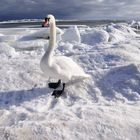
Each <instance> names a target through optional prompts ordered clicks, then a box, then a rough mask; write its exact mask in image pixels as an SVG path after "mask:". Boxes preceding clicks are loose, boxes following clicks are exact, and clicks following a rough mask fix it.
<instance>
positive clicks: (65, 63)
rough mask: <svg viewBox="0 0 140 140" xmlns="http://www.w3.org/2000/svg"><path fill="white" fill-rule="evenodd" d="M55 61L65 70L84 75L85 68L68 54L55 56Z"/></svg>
mask: <svg viewBox="0 0 140 140" xmlns="http://www.w3.org/2000/svg"><path fill="white" fill-rule="evenodd" d="M53 63H54V64H55V65H57V66H58V67H60V69H61V70H63V71H70V72H71V73H72V74H73V75H83V74H84V71H83V69H82V68H81V67H80V66H79V65H78V64H77V63H76V62H74V61H73V60H72V59H71V58H69V57H66V56H55V57H54V59H53Z"/></svg>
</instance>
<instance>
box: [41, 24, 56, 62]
mask: <svg viewBox="0 0 140 140" xmlns="http://www.w3.org/2000/svg"><path fill="white" fill-rule="evenodd" d="M55 43H56V25H55V21H54V22H51V23H50V39H49V46H48V49H47V51H46V52H45V55H44V57H45V58H46V59H47V61H48V64H51V59H52V56H53V50H54V47H55V45H56V44H55Z"/></svg>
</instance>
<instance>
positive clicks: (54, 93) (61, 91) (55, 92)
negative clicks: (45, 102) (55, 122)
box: [52, 83, 65, 98]
mask: <svg viewBox="0 0 140 140" xmlns="http://www.w3.org/2000/svg"><path fill="white" fill-rule="evenodd" d="M64 89H65V83H63V88H62V90H54V91H53V93H52V96H54V97H55V98H58V97H60V96H61V95H62V94H63V93H64Z"/></svg>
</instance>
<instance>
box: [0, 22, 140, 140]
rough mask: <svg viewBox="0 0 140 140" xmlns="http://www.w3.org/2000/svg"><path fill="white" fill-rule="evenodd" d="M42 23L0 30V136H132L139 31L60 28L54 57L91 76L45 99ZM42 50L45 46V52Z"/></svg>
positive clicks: (137, 128) (139, 97)
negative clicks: (42, 66) (41, 63)
mask: <svg viewBox="0 0 140 140" xmlns="http://www.w3.org/2000/svg"><path fill="white" fill-rule="evenodd" d="M41 30H42V32H44V33H47V29H46V28H41V29H40V28H24V29H23V28H6V29H0V60H1V63H0V79H1V80H0V140H8V139H11V140H19V139H20V140H30V139H31V140H33V139H36V140H45V139H49V140H53V139H58V140H62V139H66V140H71V139H72V140H80V139H81V140H92V139H97V140H98V139H105V140H106V139H108V140H114V139H115V140H126V139H128V140H138V139H139V137H140V119H139V118H140V109H139V108H140V86H139V85H140V45H139V44H140V36H139V34H137V33H135V32H134V29H133V28H131V26H130V25H129V24H124V23H122V24H113V23H112V24H109V25H105V26H99V27H93V28H91V27H87V28H80V27H77V26H71V27H70V28H67V29H61V31H62V32H63V33H64V34H63V33H62V34H61V33H60V34H57V37H58V36H59V39H58V38H57V39H58V40H57V45H56V48H55V52H54V54H55V55H65V56H67V57H70V58H72V59H73V60H74V61H75V62H76V63H78V64H79V65H80V66H81V67H82V68H83V69H84V71H85V72H86V73H88V74H90V75H91V76H92V78H91V79H90V80H89V81H85V82H82V83H74V84H71V86H67V88H66V90H65V93H64V95H63V96H61V97H60V98H58V99H55V98H54V97H53V96H51V94H52V92H53V90H52V89H49V88H48V86H47V84H48V79H46V77H44V75H43V74H42V72H41V70H40V66H39V64H40V60H41V58H42V56H43V54H44V51H46V49H47V47H48V39H46V38H42V37H35V36H33V34H34V35H35V34H36V35H39V34H38V33H39V32H40V31H41ZM44 48H45V49H44Z"/></svg>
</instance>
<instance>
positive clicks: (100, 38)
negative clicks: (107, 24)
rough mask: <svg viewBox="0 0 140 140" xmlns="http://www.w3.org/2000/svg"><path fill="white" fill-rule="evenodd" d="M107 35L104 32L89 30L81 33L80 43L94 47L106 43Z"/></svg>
mask: <svg viewBox="0 0 140 140" xmlns="http://www.w3.org/2000/svg"><path fill="white" fill-rule="evenodd" d="M108 39H109V34H108V33H107V32H106V31H104V30H102V29H101V30H97V29H90V30H88V31H86V32H82V33H81V40H82V43H85V44H88V45H95V44H99V43H104V42H108Z"/></svg>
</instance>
